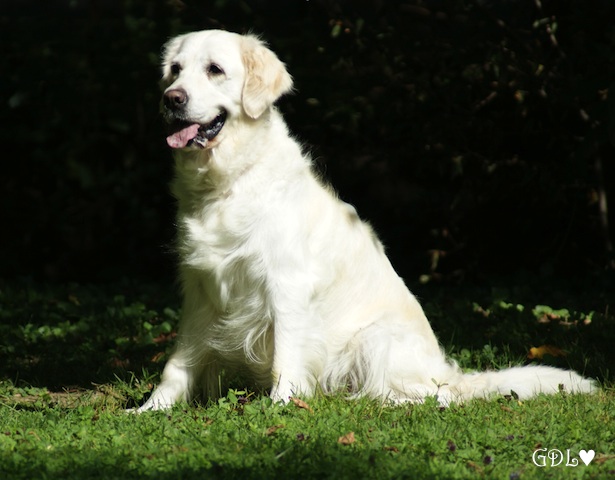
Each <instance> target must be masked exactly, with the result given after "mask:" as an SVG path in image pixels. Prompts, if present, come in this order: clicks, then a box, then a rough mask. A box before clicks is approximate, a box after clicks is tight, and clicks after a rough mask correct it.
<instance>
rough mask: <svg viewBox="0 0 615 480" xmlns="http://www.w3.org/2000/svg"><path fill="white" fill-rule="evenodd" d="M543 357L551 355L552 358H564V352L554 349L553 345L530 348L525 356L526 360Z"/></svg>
mask: <svg viewBox="0 0 615 480" xmlns="http://www.w3.org/2000/svg"><path fill="white" fill-rule="evenodd" d="M545 355H551V356H552V357H565V356H566V352H565V351H564V350H562V349H561V348H558V347H555V346H553V345H541V346H540V347H532V348H530V351H529V353H528V354H527V358H529V359H534V358H538V359H540V358H542V357H544V356H545Z"/></svg>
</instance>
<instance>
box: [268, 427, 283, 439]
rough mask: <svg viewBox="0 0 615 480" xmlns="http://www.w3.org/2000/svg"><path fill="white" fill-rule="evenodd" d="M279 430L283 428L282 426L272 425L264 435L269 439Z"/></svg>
mask: <svg viewBox="0 0 615 480" xmlns="http://www.w3.org/2000/svg"><path fill="white" fill-rule="evenodd" d="M280 428H284V425H273V426H271V427H269V428H268V429H267V431H266V432H265V435H267V436H268V437H269V436H271V435H273V434H274V433H275V432H277V431H278V430H279V429H280Z"/></svg>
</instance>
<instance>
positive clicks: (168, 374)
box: [137, 355, 193, 413]
mask: <svg viewBox="0 0 615 480" xmlns="http://www.w3.org/2000/svg"><path fill="white" fill-rule="evenodd" d="M192 377H193V373H192V372H191V368H190V367H188V366H187V365H186V363H185V362H182V361H181V360H180V359H179V357H177V356H175V355H174V356H172V357H171V358H170V359H169V361H168V363H167V364H166V366H165V367H164V370H163V372H162V381H161V382H160V385H158V386H157V387H156V388H155V390H154V392H153V393H152V395H151V397H150V398H149V399H148V400H147V402H145V403H144V404H143V405H142V406H141V407H139V408H138V409H137V413H141V412H145V411H147V410H166V409H169V408H171V407H172V406H173V405H174V404H175V403H176V402H178V401H181V400H183V401H188V400H190V397H191V389H192V385H191V384H192V383H193V379H192Z"/></svg>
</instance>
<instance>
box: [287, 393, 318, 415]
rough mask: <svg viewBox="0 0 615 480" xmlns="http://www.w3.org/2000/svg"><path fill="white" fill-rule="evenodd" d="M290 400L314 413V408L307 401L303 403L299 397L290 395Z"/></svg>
mask: <svg viewBox="0 0 615 480" xmlns="http://www.w3.org/2000/svg"><path fill="white" fill-rule="evenodd" d="M290 401H291V402H293V403H294V404H295V405H296V406H298V407H299V408H303V409H305V410H307V411H308V412H310V413H314V410H312V407H310V406H309V405H308V404H307V403H305V402H304V401H303V400H301V399H300V398H295V397H290Z"/></svg>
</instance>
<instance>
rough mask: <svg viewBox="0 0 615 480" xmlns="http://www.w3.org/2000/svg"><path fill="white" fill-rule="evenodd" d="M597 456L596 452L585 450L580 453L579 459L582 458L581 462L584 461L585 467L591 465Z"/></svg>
mask: <svg viewBox="0 0 615 480" xmlns="http://www.w3.org/2000/svg"><path fill="white" fill-rule="evenodd" d="M595 455H596V452H594V451H593V450H590V451H589V452H586V451H585V450H581V451H580V452H579V457H581V460H583V463H584V464H585V465H589V463H590V462H591V461H592V460H593V459H594V456H595Z"/></svg>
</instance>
